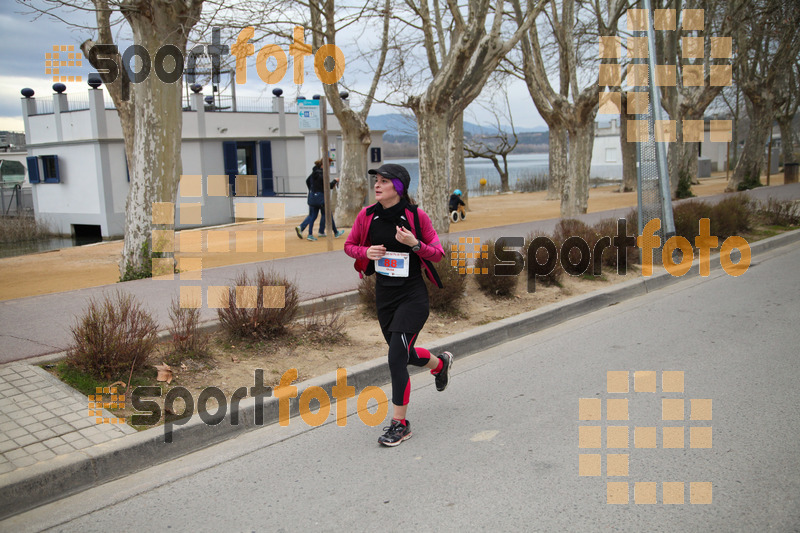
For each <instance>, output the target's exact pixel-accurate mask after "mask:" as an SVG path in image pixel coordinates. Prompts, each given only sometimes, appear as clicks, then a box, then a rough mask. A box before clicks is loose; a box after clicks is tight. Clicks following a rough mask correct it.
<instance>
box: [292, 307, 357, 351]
mask: <svg viewBox="0 0 800 533" xmlns="http://www.w3.org/2000/svg"><path fill="white" fill-rule="evenodd" d="M303 329H304V331H305V332H306V333H307V334H308V335H309V336H310V337H311V340H312V342H316V343H319V344H340V343H343V342H345V341H347V324H346V323H345V320H344V315H343V314H342V310H341V309H335V308H327V309H322V310H321V309H318V308H316V307H312V308H311V309H310V310H309V312H308V314H307V315H306V316H305V317H303Z"/></svg>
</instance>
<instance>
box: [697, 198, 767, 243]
mask: <svg viewBox="0 0 800 533" xmlns="http://www.w3.org/2000/svg"><path fill="white" fill-rule="evenodd" d="M756 207H757V204H756V203H755V202H754V201H753V200H751V199H750V198H749V197H747V196H746V195H744V194H734V195H732V196H728V197H727V198H725V199H724V200H722V201H721V202H718V203H717V204H715V205H714V207H712V208H711V235H716V236H717V237H719V239H720V244H722V241H723V240H725V239H727V238H728V237H731V236H733V235H740V234H742V233H744V232H746V231H750V230H751V229H752V227H753V224H752V221H753V218H754V215H755V212H756ZM695 229H696V228H695ZM691 242H694V241H691Z"/></svg>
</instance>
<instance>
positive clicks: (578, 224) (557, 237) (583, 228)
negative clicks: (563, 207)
mask: <svg viewBox="0 0 800 533" xmlns="http://www.w3.org/2000/svg"><path fill="white" fill-rule="evenodd" d="M572 237H577V238H579V239H581V240H582V241H583V242H585V243H586V244H587V246H588V247H589V256H590V262H589V265H588V266H587V267H586V270H585V271H584V274H589V275H594V274H593V272H594V264H593V263H592V261H591V260H592V259H593V257H591V255H592V252H593V251H594V246H595V244H597V241H598V240H599V239H600V238H601V237H602V235H600V234H598V233H597V231H596V230H595V229H594V228H593V227H591V226H589V225H588V224H586V223H585V222H583V221H582V220H578V219H575V218H566V219H564V220H561V221H559V223H558V224H556V227H555V230H554V231H553V242H554V243H556V249H557V250H558V260H559V261H562V260H563V259H562V257H561V255H562V254H561V248H562V246H564V243H565V242H566V241H567V239H569V238H572ZM567 259H568V260H569V262H570V263H571V264H573V265H577V264H578V263H580V262H581V261H584V260H585V258H584V257H583V256H582V253H581V251H580V250H579V249H578V248H577V247H575V246H572V247H571V248H570V250H569V256H568V257H567Z"/></svg>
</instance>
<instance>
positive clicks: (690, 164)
mask: <svg viewBox="0 0 800 533" xmlns="http://www.w3.org/2000/svg"><path fill="white" fill-rule="evenodd" d="M678 128H680V126H678ZM682 137H683V135H681V131H680V129H679V130H678V142H677V145H678V148H679V149H678V150H677V155H678V160H677V176H678V180H680V179H681V176H684V175H686V176H689V178H690V179H691V183H692V184H698V183H700V181H699V179H698V161H697V159H698V157H699V154H698V148H697V144H698V143H685V142H683V138H682ZM670 185H672V183H670ZM677 189H678V183H677V182H676V183H675V189H673V190H672V197H673V198H675V191H676V190H677Z"/></svg>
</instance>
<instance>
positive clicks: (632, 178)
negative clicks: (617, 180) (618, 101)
mask: <svg viewBox="0 0 800 533" xmlns="http://www.w3.org/2000/svg"><path fill="white" fill-rule="evenodd" d="M627 109H628V93H627V92H625V91H622V109H621V110H620V114H619V124H620V127H619V145H620V149H621V150H622V185H621V186H620V190H619V192H632V191H635V190H636V185H637V178H636V143H629V142H628V120H629V119H630V120H632V119H634V118H635V117H636V116H635V115H629V114H627Z"/></svg>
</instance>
